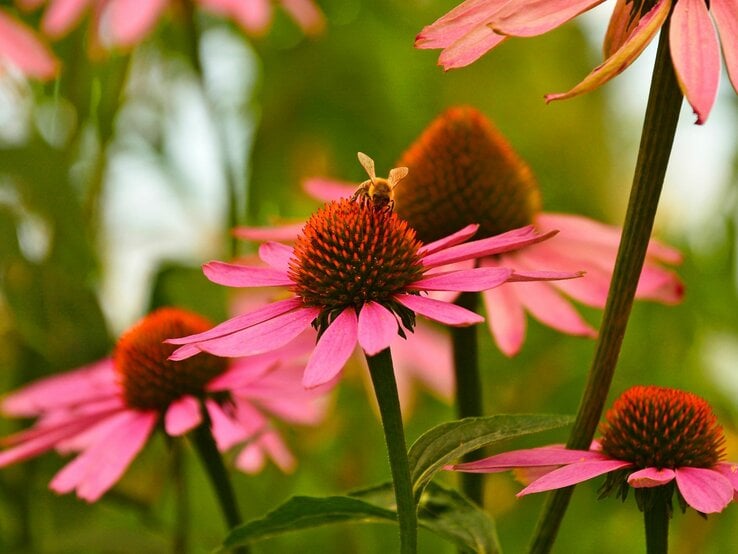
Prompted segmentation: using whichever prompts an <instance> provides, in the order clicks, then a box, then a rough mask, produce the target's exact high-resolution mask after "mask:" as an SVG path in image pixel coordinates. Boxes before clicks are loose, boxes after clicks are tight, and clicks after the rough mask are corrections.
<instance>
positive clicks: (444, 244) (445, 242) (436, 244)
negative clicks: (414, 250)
mask: <svg viewBox="0 0 738 554" xmlns="http://www.w3.org/2000/svg"><path fill="white" fill-rule="evenodd" d="M478 229H479V225H478V224H476V223H471V224H469V225H467V226H466V227H464V228H463V229H459V230H458V231H456V232H455V233H452V234H450V235H448V236H446V237H443V238H442V239H438V240H435V241H433V242H429V243H428V244H425V245H423V246H421V247H420V249H419V250H418V252H419V253H420V254H422V255H424V256H427V255H428V254H433V253H434V252H438V251H439V250H444V249H446V248H449V247H451V246H456V245H457V244H461V243H462V242H465V241H466V240H467V239H470V238H471V237H473V236H474V234H475V233H476V232H477V230H478Z"/></svg>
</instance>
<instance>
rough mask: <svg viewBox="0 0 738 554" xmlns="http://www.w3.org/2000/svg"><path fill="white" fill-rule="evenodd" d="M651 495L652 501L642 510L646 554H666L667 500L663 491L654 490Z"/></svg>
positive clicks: (667, 549)
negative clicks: (652, 495) (652, 496)
mask: <svg viewBox="0 0 738 554" xmlns="http://www.w3.org/2000/svg"><path fill="white" fill-rule="evenodd" d="M663 488H664V487H662V489H663ZM653 493H654V498H653V500H654V501H653V502H652V503H651V505H650V506H648V507H647V508H645V509H644V510H643V523H644V525H645V529H646V554H666V553H667V552H668V551H669V499H668V497H666V495H665V494H664V491H663V490H656V489H654V490H653Z"/></svg>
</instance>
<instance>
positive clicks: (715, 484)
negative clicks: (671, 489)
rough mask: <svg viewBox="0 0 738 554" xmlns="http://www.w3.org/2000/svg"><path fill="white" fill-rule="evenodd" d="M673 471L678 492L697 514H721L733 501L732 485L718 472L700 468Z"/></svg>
mask: <svg viewBox="0 0 738 554" xmlns="http://www.w3.org/2000/svg"><path fill="white" fill-rule="evenodd" d="M674 471H675V472H676V482H677V487H679V492H680V493H682V496H683V497H684V500H686V502H687V504H689V505H690V506H692V508H694V509H695V510H697V511H698V512H702V513H703V514H713V513H715V512H722V511H723V508H725V507H726V506H727V505H728V504H730V502H731V500H733V491H734V489H733V485H732V484H731V482H730V481H729V480H728V479H726V478H725V476H723V475H722V474H721V473H720V472H719V471H715V470H714V469H707V468H702V467H680V468H677V469H675V470H674Z"/></svg>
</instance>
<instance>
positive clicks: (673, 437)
mask: <svg viewBox="0 0 738 554" xmlns="http://www.w3.org/2000/svg"><path fill="white" fill-rule="evenodd" d="M605 419H606V422H605V423H603V424H602V426H601V429H600V431H601V433H602V439H601V442H600V443H601V445H602V451H603V452H604V453H605V454H607V455H608V456H610V457H612V458H616V459H618V460H626V461H629V462H632V463H633V464H634V465H635V466H636V467H638V468H646V467H656V468H659V469H661V468H671V469H673V468H678V467H712V466H714V465H715V464H716V463H717V462H718V461H719V460H720V459H721V458H722V456H723V453H724V452H723V450H724V446H723V445H724V443H725V436H724V434H723V429H722V427H721V426H720V424H719V423H718V421H717V418H716V417H715V415H714V414H713V412H712V409H711V408H710V405H709V404H708V403H707V402H705V401H704V400H703V399H702V398H700V397H699V396H696V395H694V394H692V393H689V392H684V391H680V390H676V389H669V388H663V387H656V386H637V387H633V388H631V389H628V390H627V391H625V392H624V393H623V394H622V395H621V396H620V397H619V398H618V399H617V400H616V401H615V403H614V404H613V407H612V408H611V409H610V410H608V412H607V415H606V418H605Z"/></svg>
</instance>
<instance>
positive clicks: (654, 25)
mask: <svg viewBox="0 0 738 554" xmlns="http://www.w3.org/2000/svg"><path fill="white" fill-rule="evenodd" d="M680 1H681V0H680ZM670 9H671V0H658V2H656V4H654V6H653V8H651V9H650V10H649V11H648V13H646V15H644V16H643V17H642V18H641V19H640V21H639V22H638V25H636V27H635V28H634V29H633V32H632V33H631V34H630V36H629V37H628V39H627V40H626V41H625V42H624V43H623V45H622V46H621V47H620V48H619V49H618V50H617V51H616V52H615V53H614V54H613V55H612V56H610V57H609V58H607V59H606V60H605V61H604V62H602V63H601V64H600V65H598V66H597V67H596V68H594V70H592V72H591V73H590V74H589V75H587V76H586V77H585V78H584V80H583V81H582V82H581V83H579V84H578V85H576V86H575V87H574V88H572V89H571V90H569V91H568V92H563V93H560V94H547V95H546V102H551V101H553V100H563V99H564V98H571V97H572V96H577V95H578V94H582V93H585V92H589V91H590V90H594V89H596V88H597V87H599V86H600V85H604V84H605V83H606V82H607V81H609V80H610V79H612V78H613V77H615V76H617V75H620V73H622V72H623V71H625V70H626V69H627V67H628V66H629V65H630V64H631V63H632V62H633V60H635V59H636V58H637V57H638V56H639V55H640V54H641V52H643V49H644V48H645V47H646V46H648V43H649V42H651V39H652V38H653V37H654V36H655V35H656V32H657V31H658V30H659V28H660V27H661V25H662V24H663V23H664V21H665V20H666V16H667V15H669V10H670Z"/></svg>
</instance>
